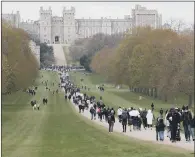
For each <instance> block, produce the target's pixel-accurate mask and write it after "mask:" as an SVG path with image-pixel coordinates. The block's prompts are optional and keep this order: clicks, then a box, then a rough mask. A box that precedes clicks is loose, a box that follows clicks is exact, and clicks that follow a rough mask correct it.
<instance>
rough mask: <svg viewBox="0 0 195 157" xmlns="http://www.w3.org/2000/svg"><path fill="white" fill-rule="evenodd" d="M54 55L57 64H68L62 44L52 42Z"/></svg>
mask: <svg viewBox="0 0 195 157" xmlns="http://www.w3.org/2000/svg"><path fill="white" fill-rule="evenodd" d="M50 46H52V47H53V52H54V57H55V61H56V63H55V64H56V65H64V66H67V61H66V56H65V55H64V50H63V46H64V45H62V44H52V45H50Z"/></svg>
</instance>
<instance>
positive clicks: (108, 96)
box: [71, 72, 187, 116]
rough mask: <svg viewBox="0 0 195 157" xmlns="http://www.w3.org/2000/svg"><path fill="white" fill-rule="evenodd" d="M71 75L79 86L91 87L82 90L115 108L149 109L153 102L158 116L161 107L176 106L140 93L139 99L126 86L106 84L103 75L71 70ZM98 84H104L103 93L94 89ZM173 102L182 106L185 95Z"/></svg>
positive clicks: (185, 101)
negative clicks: (101, 98) (120, 87)
mask: <svg viewBox="0 0 195 157" xmlns="http://www.w3.org/2000/svg"><path fill="white" fill-rule="evenodd" d="M71 77H72V80H74V82H76V84H78V85H79V86H80V87H81V86H82V85H83V86H85V85H86V86H87V87H89V88H91V90H90V91H84V92H86V93H88V94H89V95H94V96H96V97H97V98H98V99H99V97H100V96H102V97H103V100H104V102H105V104H106V105H107V106H110V107H114V108H115V109H117V108H118V107H119V106H121V107H126V108H130V107H136V108H138V107H139V108H140V107H141V108H142V109H145V108H146V109H149V108H151V104H152V102H153V103H154V105H155V110H154V114H155V116H158V115H159V111H160V109H161V108H162V109H163V110H164V111H165V110H167V109H169V108H171V107H176V106H173V103H170V102H167V103H166V102H164V101H161V100H158V99H153V98H151V97H148V96H144V95H142V100H139V96H140V95H141V94H136V93H133V92H130V91H129V90H128V89H127V88H122V89H116V88H115V87H114V86H113V85H111V84H108V83H107V82H106V80H105V79H104V78H103V77H101V76H99V75H97V74H88V75H84V74H83V72H76V73H75V72H72V73H71ZM81 78H83V79H84V81H83V82H81V81H80V79H81ZM98 84H99V85H100V84H104V85H105V92H104V93H102V92H100V91H99V90H97V89H96V85H98ZM175 103H177V104H178V105H177V107H182V106H183V104H186V103H187V97H184V96H182V97H179V98H178V99H177V102H175Z"/></svg>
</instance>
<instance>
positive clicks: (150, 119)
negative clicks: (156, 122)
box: [146, 110, 153, 125]
mask: <svg viewBox="0 0 195 157" xmlns="http://www.w3.org/2000/svg"><path fill="white" fill-rule="evenodd" d="M146 118H147V124H148V125H152V120H153V113H152V112H151V110H148V113H147V115H146Z"/></svg>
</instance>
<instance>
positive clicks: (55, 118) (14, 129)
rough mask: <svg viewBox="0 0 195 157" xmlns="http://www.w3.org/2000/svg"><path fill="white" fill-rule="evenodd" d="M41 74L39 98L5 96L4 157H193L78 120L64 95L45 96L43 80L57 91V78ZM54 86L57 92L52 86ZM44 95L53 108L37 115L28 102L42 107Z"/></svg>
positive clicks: (48, 108) (81, 119) (50, 94)
mask: <svg viewBox="0 0 195 157" xmlns="http://www.w3.org/2000/svg"><path fill="white" fill-rule="evenodd" d="M41 75H43V76H44V77H43V78H41V77H40V78H39V79H38V80H37V81H36V84H37V86H38V91H37V94H36V96H35V97H32V96H29V95H28V94H27V93H24V92H20V91H19V92H17V93H15V94H12V95H9V96H2V156H3V157H108V156H110V157H118V156H121V157H129V156H132V157H173V156H177V157H193V156H194V155H193V154H192V153H191V152H189V151H186V150H182V149H179V148H174V147H170V146H165V145H156V144H153V143H150V142H142V141H140V140H135V139H131V138H127V137H125V136H122V135H119V134H117V133H114V134H109V133H108V132H107V130H106V129H105V128H103V127H100V126H96V125H95V124H94V123H93V122H91V121H90V120H87V119H86V118H84V117H82V116H81V115H79V114H78V113H77V112H76V111H75V110H74V108H73V107H72V105H70V104H69V103H68V102H65V100H64V94H63V93H59V94H54V95H53V94H52V93H51V92H46V91H45V87H44V86H43V85H42V84H41V82H42V81H43V80H48V81H49V85H50V88H51V89H53V90H56V89H57V88H58V87H57V86H58V85H57V83H58V76H57V74H56V73H54V72H41V73H40V76H41ZM75 79H76V78H75ZM53 82H55V86H54V87H53V86H51V83H53ZM43 96H47V97H48V99H49V104H48V105H47V106H43V105H41V110H40V111H33V110H32V108H31V106H30V101H31V100H35V99H36V100H38V101H39V102H40V103H41V101H40V100H42V97H43ZM121 100H122V98H121ZM110 101H111V100H110ZM112 101H115V100H112ZM126 101H127V100H123V102H126ZM123 102H122V103H123ZM121 105H122V104H121Z"/></svg>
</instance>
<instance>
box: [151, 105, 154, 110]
mask: <svg viewBox="0 0 195 157" xmlns="http://www.w3.org/2000/svg"><path fill="white" fill-rule="evenodd" d="M151 109H152V111H154V104H153V103H152V105H151Z"/></svg>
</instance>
